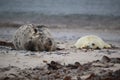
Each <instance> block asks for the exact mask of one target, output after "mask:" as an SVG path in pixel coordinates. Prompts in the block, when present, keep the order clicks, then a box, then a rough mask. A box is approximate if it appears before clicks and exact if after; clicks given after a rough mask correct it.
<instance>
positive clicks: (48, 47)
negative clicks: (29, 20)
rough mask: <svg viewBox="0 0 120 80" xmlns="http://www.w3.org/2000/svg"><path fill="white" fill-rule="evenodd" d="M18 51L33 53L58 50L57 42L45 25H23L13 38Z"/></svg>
mask: <svg viewBox="0 0 120 80" xmlns="http://www.w3.org/2000/svg"><path fill="white" fill-rule="evenodd" d="M13 44H14V46H15V48H16V49H20V50H31V51H53V50H56V42H55V41H54V39H53V37H52V35H51V34H50V31H49V30H48V28H47V27H46V26H44V25H33V24H27V25H22V26H21V27H20V28H19V29H18V30H17V31H16V32H15V35H14V36H13Z"/></svg>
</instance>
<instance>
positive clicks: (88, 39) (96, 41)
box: [74, 35, 111, 49]
mask: <svg viewBox="0 0 120 80" xmlns="http://www.w3.org/2000/svg"><path fill="white" fill-rule="evenodd" d="M74 46H75V47H76V48H80V49H103V48H111V45H109V44H107V43H105V42H104V41H103V40H102V39H101V38H100V37H98V36H95V35H87V36H83V37H81V38H80V39H78V40H77V42H76V43H75V44H74Z"/></svg>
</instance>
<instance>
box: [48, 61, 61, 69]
mask: <svg viewBox="0 0 120 80" xmlns="http://www.w3.org/2000/svg"><path fill="white" fill-rule="evenodd" d="M47 65H48V69H52V70H57V69H60V68H62V65H61V64H60V63H58V62H55V61H51V63H47Z"/></svg>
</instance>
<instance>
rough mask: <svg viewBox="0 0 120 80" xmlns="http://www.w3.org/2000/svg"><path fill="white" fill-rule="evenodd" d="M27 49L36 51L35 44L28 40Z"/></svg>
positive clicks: (25, 45)
mask: <svg viewBox="0 0 120 80" xmlns="http://www.w3.org/2000/svg"><path fill="white" fill-rule="evenodd" d="M24 47H25V49H26V50H30V51H35V50H36V49H35V44H34V43H33V42H32V41H28V42H27V43H25V44H24Z"/></svg>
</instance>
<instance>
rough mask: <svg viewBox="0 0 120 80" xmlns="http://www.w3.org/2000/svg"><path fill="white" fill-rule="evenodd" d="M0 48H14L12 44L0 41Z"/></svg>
mask: <svg viewBox="0 0 120 80" xmlns="http://www.w3.org/2000/svg"><path fill="white" fill-rule="evenodd" d="M0 46H7V47H11V48H13V49H15V46H14V44H13V43H12V42H7V41H2V40H0Z"/></svg>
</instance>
